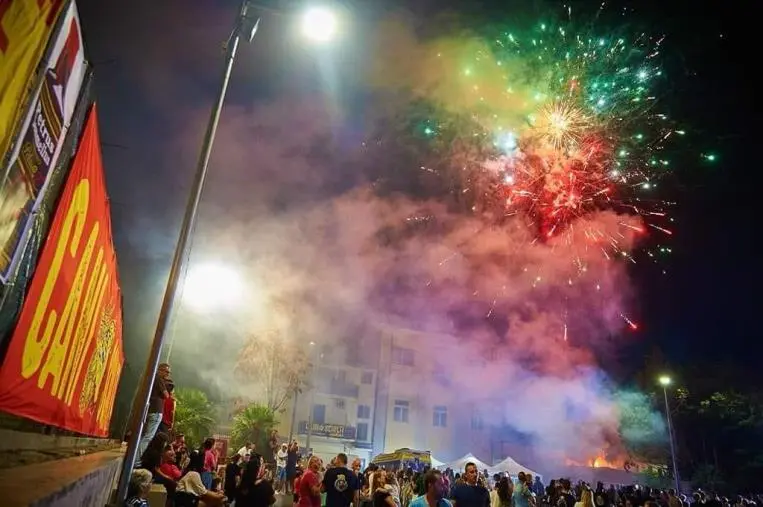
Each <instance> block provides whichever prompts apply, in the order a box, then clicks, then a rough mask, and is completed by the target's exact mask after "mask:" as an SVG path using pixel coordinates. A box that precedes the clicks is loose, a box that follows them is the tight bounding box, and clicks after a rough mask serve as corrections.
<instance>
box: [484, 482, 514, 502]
mask: <svg viewBox="0 0 763 507" xmlns="http://www.w3.org/2000/svg"><path fill="white" fill-rule="evenodd" d="M513 495H514V484H513V483H512V482H511V481H510V480H509V478H508V477H501V478H500V479H498V484H496V486H495V490H493V491H492V494H491V496H490V507H512V505H513V502H512V496H513Z"/></svg>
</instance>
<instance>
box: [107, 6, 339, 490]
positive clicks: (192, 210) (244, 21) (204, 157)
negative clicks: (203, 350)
mask: <svg viewBox="0 0 763 507" xmlns="http://www.w3.org/2000/svg"><path fill="white" fill-rule="evenodd" d="M255 7H256V4H255V3H254V2H251V1H250V0H243V1H242V3H241V8H240V9H239V11H238V14H237V15H236V21H235V23H234V25H233V30H232V31H231V34H230V36H229V37H228V40H227V42H226V43H225V65H224V67H223V74H222V83H221V85H220V90H219V92H218V94H217V98H216V99H215V103H214V105H213V107H212V112H211V114H210V117H209V123H208V124H207V130H206V132H205V134H204V140H203V142H202V145H201V153H200V155H199V161H198V164H197V166H196V174H195V175H194V178H193V183H192V185H191V193H190V195H189V196H188V203H187V204H186V209H185V214H184V216H183V223H182V225H181V226H180V236H179V237H178V242H177V245H176V246H175V253H174V256H173V258H172V265H171V266H170V274H169V278H168V280H167V288H166V289H165V292H164V299H163V300H162V306H161V309H160V310H159V317H158V318H157V322H156V330H155V331H154V340H153V342H152V344H151V351H150V352H149V355H148V360H147V361H146V368H145V370H144V371H143V378H142V380H141V385H140V389H139V390H138V393H137V395H136V396H135V400H134V403H133V409H132V412H131V413H137V414H140V417H138V418H137V425H136V427H135V428H132V430H133V431H132V435H131V436H130V441H129V442H128V444H127V451H126V452H125V458H124V463H123V464H122V470H121V473H120V476H119V484H118V486H117V495H116V499H115V501H116V503H117V504H121V503H123V502H124V501H125V499H126V498H127V485H128V483H129V481H130V474H131V473H132V468H133V466H134V465H135V458H136V454H137V451H138V443H139V442H140V437H141V434H142V433H143V421H145V419H146V415H147V413H148V400H149V395H150V393H151V390H152V389H153V387H154V378H155V377H156V371H157V368H158V366H159V357H160V355H161V352H162V346H163V345H164V340H165V337H166V334H167V327H168V324H169V322H170V320H171V316H172V313H173V310H174V306H175V299H176V298H175V296H176V293H177V288H178V282H179V281H180V274H181V273H182V272H183V264H184V263H185V260H186V258H187V257H188V255H187V253H188V244H189V240H190V237H191V233H192V231H193V230H194V225H195V224H196V217H197V214H198V210H199V202H200V201H201V193H202V191H203V189H204V181H205V180H206V177H207V169H208V167H209V158H210V155H211V154H212V145H213V143H214V140H215V134H216V132H217V125H218V123H219V122H220V113H221V112H222V107H223V103H224V102H225V94H226V92H227V91H228V83H229V82H230V76H231V71H232V70H233V61H234V60H235V58H236V51H237V50H238V44H239V42H240V41H241V38H242V37H243V38H245V39H246V40H247V41H248V42H251V41H252V39H254V36H255V34H256V33H257V29H258V28H259V26H260V18H259V16H257V15H255V14H254V12H253V11H254V10H255ZM310 12H311V11H308V14H309V13H310ZM330 19H332V16H330V15H329V12H328V11H326V10H324V9H321V10H316V11H312V14H309V15H306V16H305V19H304V20H303V24H302V28H303V31H304V33H305V34H312V37H311V38H312V40H314V41H316V42H324V41H327V40H328V39H329V38H330V37H331V36H333V34H334V32H335V31H336V27H337V23H336V20H334V21H330Z"/></svg>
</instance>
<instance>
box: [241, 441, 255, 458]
mask: <svg viewBox="0 0 763 507" xmlns="http://www.w3.org/2000/svg"><path fill="white" fill-rule="evenodd" d="M253 449H254V445H253V444H252V443H251V442H247V443H246V444H245V445H244V447H242V448H241V449H239V450H238V453H237V454H238V455H239V456H241V459H242V460H247V459H248V458H249V456H251V454H252V450H253Z"/></svg>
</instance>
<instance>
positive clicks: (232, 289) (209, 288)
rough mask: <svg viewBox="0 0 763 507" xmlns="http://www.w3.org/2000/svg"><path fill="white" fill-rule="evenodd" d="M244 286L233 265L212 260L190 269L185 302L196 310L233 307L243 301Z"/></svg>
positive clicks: (186, 280)
mask: <svg viewBox="0 0 763 507" xmlns="http://www.w3.org/2000/svg"><path fill="white" fill-rule="evenodd" d="M243 293H244V286H243V282H242V279H241V275H240V273H239V272H238V271H237V270H236V269H235V268H233V267H231V266H229V265H226V264H222V263H217V262H210V263H205V264H200V265H198V266H195V267H192V268H191V269H189V270H188V275H187V276H186V279H185V284H184V286H183V302H184V303H185V304H187V305H188V306H189V307H190V308H191V309H192V310H194V311H196V312H209V311H215V310H225V309H232V308H234V307H235V306H237V305H238V304H240V303H241V300H242V296H243Z"/></svg>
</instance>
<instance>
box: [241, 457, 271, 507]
mask: <svg viewBox="0 0 763 507" xmlns="http://www.w3.org/2000/svg"><path fill="white" fill-rule="evenodd" d="M275 501H276V492H275V490H274V489H273V485H272V484H271V482H270V481H269V480H267V479H265V478H262V477H261V474H260V463H259V462H258V461H250V462H249V464H248V465H247V466H246V468H244V471H243V473H242V474H241V482H240V483H239V485H238V488H237V489H236V505H237V506H238V507H268V506H269V505H273V504H274V503H275Z"/></svg>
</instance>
